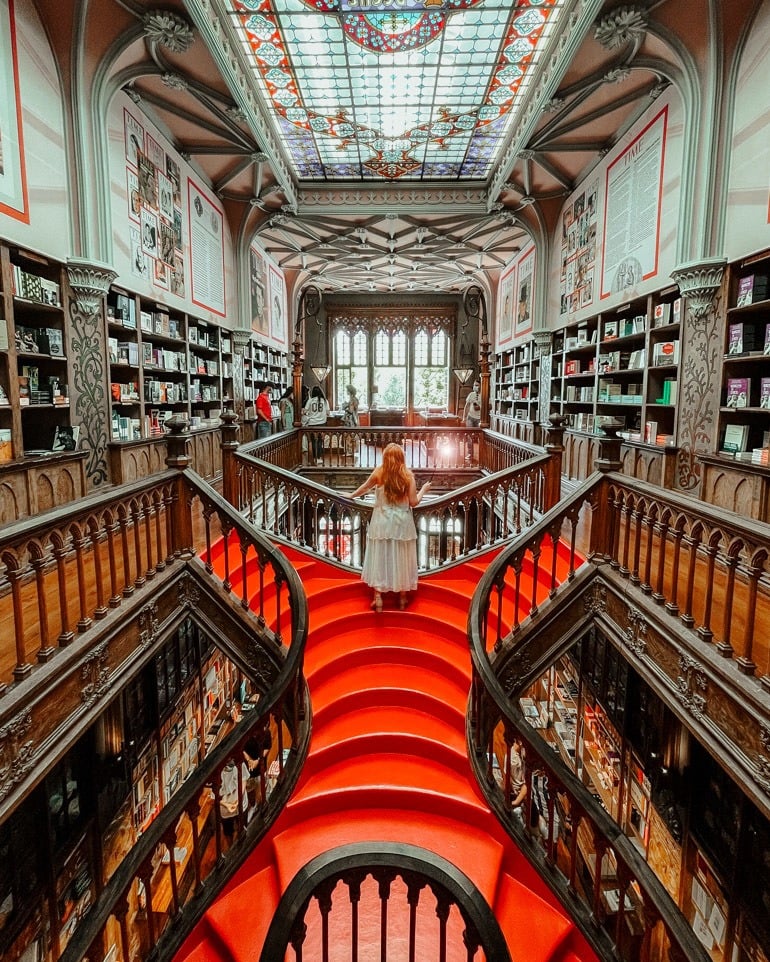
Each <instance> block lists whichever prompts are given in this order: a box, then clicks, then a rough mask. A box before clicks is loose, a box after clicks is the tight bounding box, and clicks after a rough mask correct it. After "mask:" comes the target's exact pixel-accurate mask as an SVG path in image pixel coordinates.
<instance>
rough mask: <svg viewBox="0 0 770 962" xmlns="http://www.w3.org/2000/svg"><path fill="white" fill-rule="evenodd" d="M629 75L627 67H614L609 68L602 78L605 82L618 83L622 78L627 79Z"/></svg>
mask: <svg viewBox="0 0 770 962" xmlns="http://www.w3.org/2000/svg"><path fill="white" fill-rule="evenodd" d="M630 76H631V71H630V70H629V69H628V67H616V68H615V69H614V70H609V71H608V72H607V73H606V74H605V75H604V76H603V77H602V80H603V81H604V82H605V83H606V84H619V83H622V82H623V81H624V80H628V78H629V77H630Z"/></svg>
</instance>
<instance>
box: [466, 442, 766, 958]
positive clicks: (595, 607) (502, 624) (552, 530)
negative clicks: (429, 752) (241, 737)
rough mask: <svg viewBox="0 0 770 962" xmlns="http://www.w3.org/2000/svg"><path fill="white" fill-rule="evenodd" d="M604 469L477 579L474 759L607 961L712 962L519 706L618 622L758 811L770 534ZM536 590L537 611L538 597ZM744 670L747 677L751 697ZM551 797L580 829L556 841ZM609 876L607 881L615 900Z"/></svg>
mask: <svg viewBox="0 0 770 962" xmlns="http://www.w3.org/2000/svg"><path fill="white" fill-rule="evenodd" d="M604 453H605V455H606V456H605V457H604V458H603V459H602V460H601V462H599V467H600V468H602V469H603V470H602V471H601V473H596V474H594V475H593V476H592V478H590V479H589V480H588V481H587V482H585V483H584V484H583V485H582V486H581V487H580V488H579V489H578V490H577V491H576V492H575V493H574V494H573V495H572V496H571V497H570V498H568V499H566V500H565V501H563V502H562V503H560V504H559V505H557V506H556V507H555V508H553V509H551V510H550V511H549V512H547V513H546V514H544V516H543V517H542V518H540V519H539V520H538V521H537V522H536V523H535V524H534V525H532V526H531V527H530V528H528V529H526V530H525V531H524V532H523V533H522V535H520V536H519V537H518V538H516V539H514V540H513V542H512V544H511V545H510V546H509V547H508V548H507V549H505V550H504V551H503V552H502V553H501V554H500V555H499V556H498V557H497V558H496V559H495V560H494V561H493V562H491V564H490V566H489V567H488V569H487V571H486V572H485V573H484V575H483V577H482V580H481V582H480V584H479V587H478V589H477V591H476V594H475V596H474V599H473V602H472V607H471V614H470V618H469V626H470V629H469V630H470V642H471V653H472V661H473V688H472V691H471V698H470V702H469V704H470V722H471V724H470V730H471V733H472V735H471V737H472V748H473V754H472V757H473V759H474V765H475V768H476V771H477V776H478V778H479V780H480V782H481V784H482V786H483V788H484V790H485V793H486V795H487V797H488V798H489V800H490V802H491V803H492V804H493V805H494V806H495V808H496V810H497V811H498V814H499V815H500V817H501V819H502V820H503V822H504V824H505V825H506V827H507V828H508V829H509V831H510V832H511V833H512V834H513V835H515V836H516V838H517V840H519V842H520V843H521V844H523V847H525V848H526V849H527V851H528V852H529V854H530V857H531V858H532V859H533V861H535V863H536V864H538V865H539V866H540V868H541V870H542V871H543V874H544V875H545V877H546V878H547V879H548V880H549V882H550V884H551V885H552V887H553V888H554V890H555V891H556V892H557V893H558V894H559V895H560V897H562V898H563V900H564V901H565V903H566V904H568V905H569V906H571V910H572V911H573V914H574V915H575V916H576V917H577V918H578V919H581V920H582V921H581V926H582V927H583V930H584V931H585V932H586V934H587V935H588V936H589V938H591V939H592V940H593V941H594V943H595V944H596V945H597V946H598V948H599V949H600V950H601V951H602V952H605V951H609V952H610V953H612V954H614V956H615V957H617V958H620V959H626V958H632V957H635V954H636V955H638V952H639V944H638V943H639V942H641V945H642V954H641V957H642V958H646V957H648V956H647V955H646V954H645V953H646V952H647V948H648V947H649V945H651V944H652V942H653V940H655V944H656V945H660V944H661V941H662V943H663V944H665V945H667V946H669V947H670V950H671V952H672V953H674V954H676V955H678V956H679V957H686V958H688V959H701V958H702V959H704V962H705V959H707V958H708V956H707V955H706V954H705V953H704V951H703V949H702V946H700V944H699V943H698V942H697V940H696V939H695V938H694V936H693V933H692V930H691V928H690V926H689V925H688V924H687V922H686V921H685V920H684V919H683V917H682V916H681V915H680V914H679V912H678V909H677V908H676V906H675V905H674V903H673V902H672V901H671V900H670V899H669V898H668V896H667V895H666V893H665V892H664V890H663V888H662V886H661V885H660V883H659V882H658V881H657V879H656V878H655V877H654V875H653V874H652V873H651V871H650V869H649V867H648V866H647V865H646V863H645V862H644V861H643V860H642V859H641V858H640V856H639V855H638V853H637V852H636V850H635V849H634V848H633V845H632V844H631V842H630V841H629V840H628V839H627V838H626V837H625V836H624V835H623V834H622V832H621V830H620V828H619V827H618V825H617V824H616V823H615V822H614V821H612V820H611V819H610V818H609V816H608V815H607V813H606V812H604V811H603V809H601V807H600V806H599V805H598V804H597V803H596V802H595V800H594V799H593V798H592V797H591V796H590V795H589V793H588V792H587V790H586V789H585V787H584V786H583V785H582V784H581V783H580V782H579V781H578V780H577V779H576V777H575V776H574V775H573V774H572V772H571V771H570V770H569V769H568V768H567V767H566V766H565V765H564V764H562V762H561V761H560V760H559V759H558V758H556V757H555V756H554V752H553V749H552V748H551V747H550V746H549V745H547V744H546V742H544V741H543V740H542V739H541V738H540V737H539V735H538V733H537V732H536V731H535V730H534V729H532V728H530V727H529V726H528V725H527V724H526V723H525V722H524V721H523V719H522V717H521V712H520V710H519V708H518V695H519V693H520V691H521V690H523V688H524V687H525V686H526V684H527V683H529V682H530V681H531V680H532V679H533V678H534V677H536V674H537V672H542V671H544V670H545V669H546V668H547V667H548V665H550V664H551V663H552V662H553V660H554V658H555V657H557V655H558V654H560V653H561V652H562V651H563V650H564V647H565V645H566V644H567V643H568V642H569V639H575V638H577V637H578V636H579V635H580V633H581V632H583V631H585V630H586V629H587V628H588V627H589V625H590V623H591V620H592V619H593V618H601V619H602V620H603V621H604V622H605V623H606V624H607V625H609V623H610V622H613V623H614V629H613V631H611V632H610V635H608V637H611V638H619V639H621V641H617V642H616V643H617V644H618V645H619V646H621V647H622V643H623V642H625V643H627V644H628V645H629V650H630V655H629V657H630V656H633V658H634V663H635V667H636V669H637V670H638V671H639V672H640V673H641V674H642V677H648V676H649V677H650V678H653V677H654V678H655V680H656V683H657V684H660V685H663V686H664V687H666V688H667V689H668V690H669V691H670V693H671V698H672V700H673V701H677V700H678V701H679V702H680V703H681V704H682V705H683V706H684V708H685V711H686V712H687V713H688V719H687V721H688V725H690V726H691V727H692V728H693V729H695V730H697V732H698V737H699V738H703V739H704V740H707V739H709V738H714V737H715V732H717V733H718V734H717V736H716V737H718V739H719V744H720V751H721V752H722V754H723V757H724V758H725V759H726V763H727V764H729V765H731V767H732V770H733V772H734V775H735V777H736V778H737V779H739V781H740V783H741V784H742V785H743V786H745V791H746V792H747V793H748V794H749V795H751V796H752V797H754V798H762V797H763V789H762V786H763V774H762V770H761V768H757V767H756V765H754V764H752V763H751V761H750V759H751V758H752V757H755V755H756V753H757V751H758V749H757V746H758V745H761V744H762V743H763V741H762V740H763V738H764V734H763V733H764V732H765V731H766V729H767V725H768V722H769V721H770V720H769V719H768V712H767V706H766V697H765V695H764V691H763V689H768V688H770V663H769V660H770V650H769V649H770V642H769V640H768V627H769V626H770V567H769V563H768V559H769V558H770V525H766V524H762V523H760V522H756V521H751V522H749V521H747V520H746V519H744V518H742V517H739V516H738V515H734V514H730V513H729V512H725V511H720V510H717V509H714V508H713V507H711V506H710V505H707V504H704V503H703V502H700V501H697V500H695V499H692V498H688V497H686V496H684V495H678V494H675V493H672V492H669V491H665V490H662V489H661V488H659V487H657V486H653V485H650V484H647V483H645V482H641V481H637V480H635V479H630V478H625V477H623V476H622V475H620V474H618V473H616V472H615V470H614V468H615V466H616V464H617V458H616V457H615V452H614V451H613V450H611V449H610V448H609V447H607V449H606V450H605V452H604ZM560 538H561V540H562V546H561V549H560V550H561V552H562V557H563V561H564V565H563V566H562V569H561V574H560V575H559V577H558V578H557V574H556V567H551V569H550V570H548V571H544V570H543V568H542V566H541V564H540V559H541V558H542V557H544V556H545V555H546V554H547V553H550V554H551V556H552V557H553V556H554V555H555V552H554V551H553V550H552V549H554V548H555V547H556V543H557V541H558V540H559V539H560ZM537 581H539V582H540V585H541V588H540V593H539V597H540V598H541V599H543V600H540V601H537V600H533V599H536V593H535V591H534V590H533V589H532V587H531V586H532V584H533V583H534V582H537ZM558 581H561V584H560V585H557V582H558ZM528 592H531V594H530V593H528ZM546 594H547V598H543V596H545V595H546ZM552 602H555V603H552ZM522 610H523V611H525V612H526V613H527V617H526V618H522V617H521V616H520V614H519V612H520V611H522ZM640 623H641V624H642V625H643V631H644V637H643V639H642V640H639V638H638V637H637V634H636V632H637V630H638V625H639V624H640ZM635 626H636V627H635ZM731 663H732V664H731ZM736 667H737V668H738V669H739V670H740V671H741V672H742V673H743V674H744V675H746V676H749V677H748V678H747V679H746V682H745V683H744V684H743V685H742V686H741V685H736V680H735V679H736V675H735V668H736ZM752 676H753V678H752ZM757 676H761V677H757ZM515 738H518V739H520V740H521V741H522V742H523V743H524V744H525V747H526V759H527V763H526V775H527V780H528V782H529V788H530V792H529V799H530V801H529V802H528V803H527V806H525V809H524V811H523V812H522V813H521V818H519V817H518V816H517V815H516V813H514V812H512V810H511V801H512V795H513V792H512V788H511V778H510V765H511V762H510V757H511V752H512V750H513V741H514V739H515ZM495 758H497V759H499V760H500V768H499V770H495V769H496V766H495V765H494V764H493V761H494V759H495ZM535 772H537V773H539V774H538V777H541V776H542V775H543V773H544V777H545V778H546V779H547V781H548V784H549V787H550V799H549V801H548V802H547V805H546V808H547V812H546V813H543V812H542V811H541V812H540V814H541V815H543V814H546V815H547V817H546V818H545V823H546V825H545V829H546V830H545V832H544V833H542V834H541V831H540V830H542V829H543V825H542V823H541V824H540V826H539V829H540V830H538V829H537V828H536V827H535V825H534V823H533V820H532V816H533V812H532V810H531V808H530V807H528V806H530V805H531V798H532V794H533V792H532V788H533V782H532V779H533V777H534V774H535ZM557 796H558V798H559V805H558V809H559V811H560V812H561V813H562V815H561V817H562V819H563V820H565V819H566V820H568V821H569V822H570V828H569V832H567V833H562V834H561V835H559V834H558V833H557V831H556V827H555V825H556V822H557V821H558V819H557V816H556V814H555V808H554V799H555V798H556V797H557ZM603 864H610V865H611V866H612V872H613V885H612V889H611V891H612V895H611V897H610V898H609V899H608V897H607V896H608V886H607V885H606V884H605V880H604V877H603V871H602V866H603ZM637 892H641V896H637V895H635V894H634V893H637ZM575 900H578V901H579V902H580V904H582V906H583V908H582V910H580V909H578V910H577V911H576V910H575V908H574V903H575ZM618 906H619V907H618ZM581 912H582V914H581ZM661 933H662V934H661ZM632 940H636V942H637V945H636V948H635V949H634V950H633V951H632V947H631V941H632ZM661 957H665V955H663V956H661Z"/></svg>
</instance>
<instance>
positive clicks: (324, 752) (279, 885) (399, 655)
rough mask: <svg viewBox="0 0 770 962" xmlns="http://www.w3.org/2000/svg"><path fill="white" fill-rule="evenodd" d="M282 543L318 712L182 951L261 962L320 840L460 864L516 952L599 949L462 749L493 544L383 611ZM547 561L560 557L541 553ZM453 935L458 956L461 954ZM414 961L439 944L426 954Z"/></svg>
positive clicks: (532, 961) (349, 581)
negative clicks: (298, 769)
mask: <svg viewBox="0 0 770 962" xmlns="http://www.w3.org/2000/svg"><path fill="white" fill-rule="evenodd" d="M287 554H288V555H289V557H290V559H291V560H292V562H293V563H294V564H295V566H296V568H297V569H298V571H299V572H300V575H301V578H302V582H303V584H304V586H305V590H306V592H307V595H308V600H309V606H310V634H309V639H308V644H307V650H306V657H305V672H306V676H307V679H308V684H309V688H310V696H311V702H312V711H313V733H312V740H311V745H310V753H309V756H308V759H307V762H306V765H305V768H304V771H303V773H302V776H301V779H300V782H299V784H298V786H297V788H296V790H295V792H294V795H293V797H292V799H291V801H290V802H289V804H288V806H287V807H286V809H285V810H284V812H283V813H282V814H281V816H280V817H279V819H278V821H277V822H276V823H275V825H274V826H273V827H272V829H271V831H270V832H269V834H268V836H267V837H266V838H265V839H264V840H263V841H262V843H261V844H260V845H259V847H258V849H257V850H256V851H254V852H253V853H252V854H251V855H250V856H249V858H248V859H247V861H246V862H245V864H244V865H243V866H242V867H241V869H240V870H239V871H238V873H237V874H236V876H235V877H234V879H233V880H232V881H231V882H230V883H229V885H228V886H227V888H226V890H225V891H223V892H222V894H221V895H220V896H219V898H218V899H217V901H216V902H215V903H214V904H213V905H212V906H211V908H210V909H209V910H208V912H207V913H206V915H205V916H204V918H203V920H202V921H201V922H200V923H199V925H198V926H197V927H196V929H195V930H194V932H193V934H192V935H191V937H190V938H189V939H188V940H187V943H186V944H185V946H184V947H183V950H182V951H181V952H180V953H179V954H178V956H177V959H178V960H179V962H182V960H186V962H204V960H205V962H246V960H249V962H256V960H258V959H259V955H260V952H261V949H262V944H263V941H264V937H265V933H266V931H267V928H268V926H269V923H270V921H271V918H272V915H273V913H274V910H275V908H276V906H277V905H278V902H279V899H280V896H281V894H282V892H283V891H285V889H286V887H287V886H288V885H289V883H290V882H291V881H292V879H293V878H294V876H295V875H296V873H297V872H298V871H299V870H300V869H301V868H302V867H303V866H304V865H305V864H307V862H309V861H310V860H311V859H313V858H314V857H315V856H317V855H319V854H321V853H323V852H327V851H329V850H331V849H334V848H336V847H338V846H340V845H344V844H348V843H352V842H369V841H389V842H402V843H408V844H411V845H416V846H419V847H421V848H424V849H428V850H430V851H433V852H435V853H437V854H438V855H440V856H442V857H443V858H445V859H448V860H449V861H450V862H452V863H453V864H454V865H455V866H457V868H459V869H460V870H461V871H462V872H464V873H465V874H466V875H467V876H468V877H469V878H470V879H471V881H472V882H473V883H474V884H475V885H476V887H477V888H478V889H479V891H480V892H481V893H482V894H483V896H484V897H485V898H486V899H487V901H488V903H489V904H490V906H492V909H493V911H494V913H495V915H496V917H497V918H498V920H499V922H500V926H501V928H502V930H503V933H504V935H505V937H506V939H507V941H508V945H509V947H510V951H511V957H512V959H513V960H514V962H518V960H525V959H526V960H527V962H578V960H589V959H594V958H595V956H594V954H593V952H592V951H591V949H590V948H589V947H588V946H587V944H586V943H585V941H584V939H583V938H582V936H581V935H580V933H579V932H578V931H577V930H576V929H575V928H574V926H573V924H572V922H571V921H570V920H569V918H568V917H567V916H566V915H565V913H564V911H563V909H561V908H560V907H559V906H558V904H557V903H556V901H555V899H554V898H553V896H552V895H551V893H550V892H549V891H548V889H547V888H546V886H545V884H544V883H543V882H542V881H541V879H540V878H539V876H538V875H537V874H536V872H535V871H534V869H532V867H531V866H530V864H529V862H528V861H527V860H526V859H525V857H524V856H523V855H522V854H521V853H520V851H519V850H518V848H517V847H516V845H515V844H514V843H513V842H512V841H511V840H510V839H509V838H508V837H507V836H506V835H505V833H504V832H503V831H502V830H501V828H500V826H499V824H498V822H497V820H496V818H495V816H494V815H493V814H492V813H491V811H490V810H489V808H488V806H487V804H486V802H485V800H484V798H483V796H482V795H481V793H480V791H479V789H478V787H477V785H476V783H475V779H474V777H473V774H472V772H471V768H470V764H469V762H468V759H467V750H466V741H465V714H466V704H467V699H468V692H469V689H470V657H469V654H468V642H467V638H466V619H467V611H468V604H469V600H470V597H471V595H472V593H473V590H474V589H475V587H476V585H477V583H478V580H479V577H480V575H481V572H482V571H483V569H484V566H485V563H486V562H487V561H488V560H489V558H490V557H491V555H486V556H482V557H479V559H478V560H477V561H475V562H466V563H464V564H462V565H461V566H459V567H456V568H452V569H449V570H447V571H446V572H443V573H437V574H434V575H430V576H428V577H425V578H423V579H421V581H420V587H419V590H418V592H417V596H416V597H415V598H414V600H413V601H412V603H411V604H410V606H409V607H408V609H407V610H406V611H400V610H397V609H394V608H393V607H388V606H387V605H388V601H390V604H391V605H392V604H393V599H392V598H391V599H386V609H385V610H384V611H383V612H382V613H379V614H378V613H375V612H373V611H371V610H370V608H369V602H370V594H369V591H368V589H367V588H366V587H365V586H364V585H363V584H362V583H361V582H360V580H359V579H358V577H356V576H353V575H351V574H349V573H347V572H345V571H342V570H340V569H338V568H336V567H334V566H333V565H330V564H327V563H325V562H324V561H321V560H319V559H316V558H313V557H309V556H307V555H304V554H301V553H300V552H298V551H287ZM563 568H564V571H566V564H565V565H564V566H563ZM549 569H550V562H547V563H545V564H543V565H542V569H541V570H546V571H547V570H549ZM545 594H546V591H545V589H544V590H543V596H545ZM370 881H371V880H370ZM367 906H368V908H367ZM359 911H360V912H361V918H362V925H361V936H360V944H361V951H360V954H359V959H360V960H361V962H367V960H369V959H372V962H374V960H375V959H377V960H379V958H380V955H379V941H378V940H379V902H378V900H377V897H376V891H371V892H370V893H369V897H368V900H367V894H366V891H365V892H364V893H362V901H361V906H360V910H359ZM367 911H369V913H370V915H369V919H370V921H371V923H372V926H373V927H375V923H376V939H375V938H374V937H373V941H372V944H371V946H369V948H367V945H366V938H367V924H366V919H367ZM391 930H392V931H393V933H394V934H393V939H394V941H395V942H396V943H397V942H398V940H399V934H398V933H399V931H400V930H399V922H398V919H397V918H395V917H392V918H391V917H389V939H390V931H391ZM313 938H314V930H313V925H312V922H311V924H310V926H309V932H308V940H307V941H306V943H305V946H304V958H305V959H307V960H314V959H316V958H320V954H318V953H317V951H314V949H313ZM335 941H336V942H337V944H336V945H335ZM457 941H459V939H456V940H455V944H453V945H452V946H450V951H449V954H448V962H452V960H454V959H458V960H459V959H463V960H464V959H466V958H467V955H466V954H464V953H465V951H466V950H465V949H464V948H463V946H462V944H461V943H460V944H459V945H457V944H456V942H457ZM391 948H393V949H394V950H395V951H394V952H393V954H392V955H390V954H389V955H388V958H389V959H390V958H391V957H392V958H393V959H397V958H400V957H401V956H400V955H399V954H398V946H397V945H394V946H391V943H390V941H389V944H388V949H389V951H390V950H391ZM335 949H337V950H339V953H340V954H335ZM420 957H422V958H426V959H427V958H431V957H432V955H429V954H428V952H427V951H425V952H423V953H420V952H418V958H420ZM349 958H350V945H349V936H348V934H347V932H345V933H344V934H340V935H339V938H338V939H336V940H335V937H334V928H333V925H332V956H331V959H332V962H336V960H337V959H339V960H343V959H345V960H347V959H349ZM275 962H281V960H275Z"/></svg>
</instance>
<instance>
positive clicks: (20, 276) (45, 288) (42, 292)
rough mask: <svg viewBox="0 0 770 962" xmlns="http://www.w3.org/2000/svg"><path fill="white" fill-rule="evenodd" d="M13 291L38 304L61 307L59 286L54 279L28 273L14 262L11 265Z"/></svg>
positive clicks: (18, 295)
mask: <svg viewBox="0 0 770 962" xmlns="http://www.w3.org/2000/svg"><path fill="white" fill-rule="evenodd" d="M13 293H14V294H16V295H17V297H23V298H25V299H26V300H28V301H37V303H38V304H48V305H50V306H51V307H61V287H60V285H59V284H58V283H57V282H56V281H49V280H48V278H47V277H40V276H39V275H37V274H30V273H29V271H25V270H22V268H21V267H19V266H18V265H16V264H14V265H13Z"/></svg>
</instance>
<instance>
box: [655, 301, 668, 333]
mask: <svg viewBox="0 0 770 962" xmlns="http://www.w3.org/2000/svg"><path fill="white" fill-rule="evenodd" d="M652 316H653V326H654V327H665V326H666V325H667V324H670V323H671V304H669V303H663V304H656V305H655V310H654V311H653V315H652Z"/></svg>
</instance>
